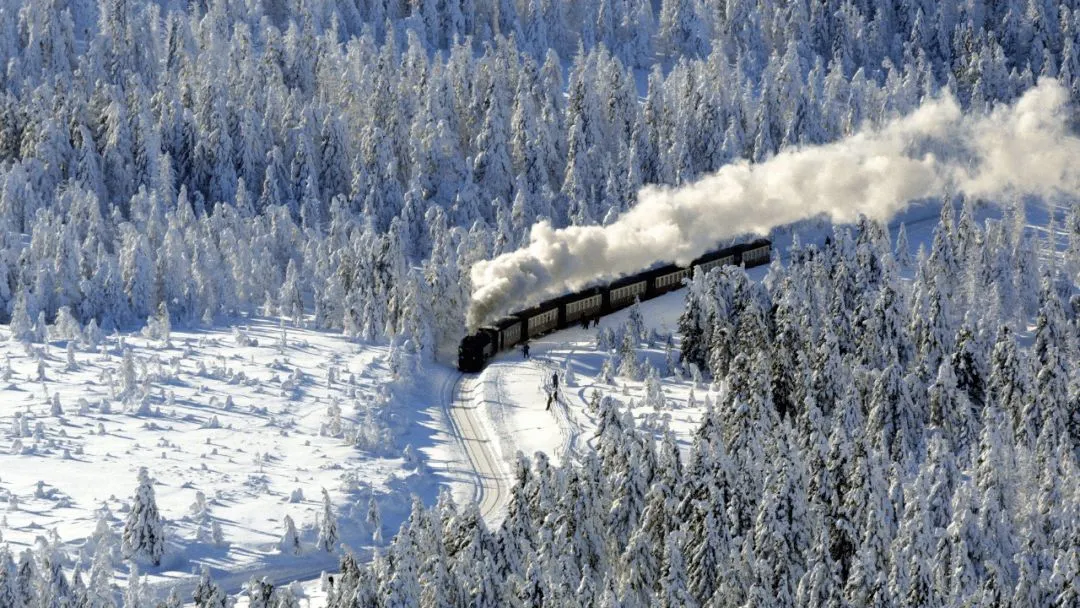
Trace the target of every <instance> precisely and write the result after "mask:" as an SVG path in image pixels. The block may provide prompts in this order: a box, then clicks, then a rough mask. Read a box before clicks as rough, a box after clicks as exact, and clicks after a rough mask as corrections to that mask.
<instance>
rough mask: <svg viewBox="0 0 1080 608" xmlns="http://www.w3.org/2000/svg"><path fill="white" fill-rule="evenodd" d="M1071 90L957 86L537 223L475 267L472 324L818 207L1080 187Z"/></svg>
mask: <svg viewBox="0 0 1080 608" xmlns="http://www.w3.org/2000/svg"><path fill="white" fill-rule="evenodd" d="M1067 106H1068V92H1067V91H1066V90H1065V89H1064V88H1063V87H1062V86H1061V85H1060V84H1058V82H1057V81H1055V80H1049V79H1043V80H1040V82H1039V84H1038V86H1036V87H1035V88H1033V89H1031V90H1029V91H1028V92H1027V93H1025V94H1024V95H1023V97H1021V98H1020V99H1019V100H1017V101H1016V103H1015V104H1013V105H1011V106H1008V107H999V108H997V109H995V110H994V111H993V112H991V113H990V114H982V115H967V116H965V115H963V114H962V113H961V111H960V108H959V106H958V105H957V103H956V101H955V100H954V99H953V98H952V97H944V98H941V99H936V100H932V101H928V102H926V103H925V104H923V106H922V107H920V108H919V109H918V110H916V111H915V112H913V113H912V114H909V115H908V116H905V117H903V118H899V119H897V120H894V121H892V122H890V123H888V124H886V125H884V126H882V127H879V128H876V129H871V130H867V131H864V132H861V133H858V134H856V135H854V136H852V137H849V138H847V139H844V140H842V141H838V142H835V143H831V144H826V145H822V146H815V147H806V148H801V149H792V150H783V151H781V152H779V153H778V154H777V155H776V156H774V157H772V158H771V159H769V160H767V161H765V162H763V163H761V164H756V165H755V164H750V163H748V162H746V161H740V162H736V163H733V164H730V165H727V166H725V167H722V168H721V169H720V170H719V171H717V172H716V173H714V174H712V175H709V176H707V177H704V178H702V179H700V180H699V181H697V182H695V183H693V184H689V185H687V186H683V187H681V188H668V187H656V186H648V187H645V188H643V189H642V190H641V191H640V192H639V193H638V202H637V205H636V206H634V207H633V208H632V209H630V210H628V211H627V212H625V213H623V214H622V215H621V216H619V218H618V219H617V220H616V221H615V222H614V223H612V224H610V225H608V226H571V227H568V228H562V229H558V230H555V229H553V228H552V227H551V225H550V224H549V223H547V222H540V223H537V224H536V225H534V226H533V227H532V231H531V233H530V235H529V240H530V242H529V245H528V246H526V247H524V248H522V249H519V250H517V251H513V252H510V253H506V254H503V255H501V256H499V257H497V258H495V259H494V260H490V261H481V262H477V263H476V264H475V265H474V266H473V268H472V272H471V277H472V283H473V287H474V289H473V293H472V301H471V303H470V307H469V312H468V319H467V321H468V325H469V328H470V330H473V329H475V328H476V327H478V326H479V325H481V324H483V323H485V322H489V321H491V320H493V319H494V318H495V317H497V316H499V315H503V314H506V313H508V312H511V311H513V310H520V309H522V308H525V307H527V306H530V305H534V304H536V303H537V302H539V301H540V300H543V299H544V298H547V297H553V296H556V295H559V294H561V293H565V292H567V291H573V290H576V289H579V288H580V287H582V286H584V285H586V284H588V283H590V282H593V281H596V280H598V279H603V278H607V277H614V276H619V275H624V274H628V273H632V272H636V271H639V270H641V269H643V268H647V267H648V266H650V265H652V264H655V263H657V262H676V263H679V264H686V263H689V262H690V261H691V260H693V259H694V258H696V257H698V256H700V255H702V254H704V253H705V252H707V251H709V250H711V249H713V248H715V247H716V246H717V244H718V243H719V242H720V241H722V240H724V239H727V238H731V237H733V236H737V235H740V234H748V233H756V234H761V235H764V234H767V233H768V232H769V230H771V229H772V228H774V227H776V226H780V225H783V224H788V223H791V222H794V221H797V220H800V219H803V218H808V217H812V216H815V215H818V214H826V215H828V216H829V217H830V218H831V219H832V220H833V221H834V222H838V223H844V222H851V221H854V220H855V219H857V218H858V216H859V215H860V214H864V215H866V216H867V217H870V218H873V219H878V220H882V221H887V220H889V219H890V218H892V217H893V216H894V215H896V213H898V212H900V211H902V210H903V209H904V208H905V207H906V206H907V205H908V204H909V203H910V202H911V201H913V200H917V199H925V198H927V197H937V196H941V195H943V194H945V193H946V192H963V193H966V194H967V195H969V196H976V197H987V198H990V197H994V196H998V195H1002V194H1007V193H1011V192H1016V193H1032V194H1042V195H1053V194H1061V193H1064V194H1072V195H1076V194H1078V193H1080V139H1078V138H1077V137H1076V136H1075V135H1073V134H1072V133H1070V131H1069V129H1068V128H1067V126H1066V121H1067V118H1068V116H1067V113H1068V112H1067V111H1068V109H1069V108H1068V107H1067Z"/></svg>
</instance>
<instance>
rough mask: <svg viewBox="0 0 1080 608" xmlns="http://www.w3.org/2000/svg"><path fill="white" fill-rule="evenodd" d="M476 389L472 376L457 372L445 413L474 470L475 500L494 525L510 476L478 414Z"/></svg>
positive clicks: (508, 485)
mask: <svg viewBox="0 0 1080 608" xmlns="http://www.w3.org/2000/svg"><path fill="white" fill-rule="evenodd" d="M475 390H476V380H475V378H474V377H472V376H465V375H464V374H462V375H459V377H458V379H457V381H456V382H455V383H454V387H453V391H452V396H451V399H450V403H449V404H448V406H447V408H446V413H447V418H448V419H449V420H450V424H451V426H452V427H453V433H454V435H455V436H456V437H457V438H458V441H459V442H460V444H461V446H462V449H463V450H464V452H465V455H466V457H468V459H469V464H470V465H471V466H472V468H473V470H474V471H475V472H476V477H477V481H476V493H475V500H476V502H477V504H478V505H479V507H480V515H481V516H482V517H483V518H484V521H486V522H487V524H488V525H489V526H494V524H496V523H498V520H499V516H500V515H501V513H500V508H501V507H502V506H503V503H505V502H506V499H507V498H508V497H509V496H510V479H509V478H508V477H507V475H506V472H505V469H504V467H503V466H502V460H501V459H500V458H499V456H498V454H497V453H496V452H495V449H494V446H493V444H492V440H491V439H490V438H489V437H488V436H487V433H486V432H485V428H484V425H483V423H482V422H481V421H480V420H479V417H478V415H477V405H476V403H475V402H474V401H473V392H474V391H475Z"/></svg>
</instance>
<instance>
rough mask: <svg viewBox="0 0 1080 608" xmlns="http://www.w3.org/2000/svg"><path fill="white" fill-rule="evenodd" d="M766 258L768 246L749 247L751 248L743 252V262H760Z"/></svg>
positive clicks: (767, 256)
mask: <svg viewBox="0 0 1080 608" xmlns="http://www.w3.org/2000/svg"><path fill="white" fill-rule="evenodd" d="M768 258H769V248H768V247H757V248H755V249H751V250H749V251H747V252H746V253H744V254H743V262H745V263H750V264H754V263H757V262H762V261H765V260H767V259H768Z"/></svg>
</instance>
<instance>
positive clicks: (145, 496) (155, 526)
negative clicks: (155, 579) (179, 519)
mask: <svg viewBox="0 0 1080 608" xmlns="http://www.w3.org/2000/svg"><path fill="white" fill-rule="evenodd" d="M138 482H139V487H138V488H137V489H136V490H135V495H134V497H132V505H131V511H129V512H128V516H127V520H126V521H125V523H124V533H123V552H124V557H126V558H128V559H132V560H139V559H146V560H148V561H149V562H150V563H151V564H153V565H154V566H159V565H161V558H162V557H163V556H164V554H165V529H164V525H163V522H162V519H161V515H160V514H159V513H158V508H157V502H156V500H155V499H154V482H153V480H152V479H151V478H150V474H149V473H148V472H147V470H146V467H140V468H139V475H138Z"/></svg>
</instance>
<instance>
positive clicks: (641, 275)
mask: <svg viewBox="0 0 1080 608" xmlns="http://www.w3.org/2000/svg"><path fill="white" fill-rule="evenodd" d="M771 244H772V243H771V241H769V239H765V238H761V239H755V240H753V241H750V242H747V243H736V244H734V245H728V246H726V247H721V248H719V249H715V250H713V251H710V252H708V253H706V254H705V255H703V256H701V257H699V258H697V259H695V260H694V261H693V262H691V263H690V265H691V266H693V265H695V264H701V263H703V262H711V261H713V260H716V259H719V258H722V257H724V256H728V255H733V254H735V253H740V252H743V251H747V250H750V249H755V248H757V247H760V246H761V245H771ZM684 268H686V266H679V265H678V264H664V265H662V266H656V267H653V268H649V269H647V270H644V271H640V272H636V273H634V274H632V275H628V276H625V277H620V278H617V279H614V280H611V281H608V282H607V283H605V284H602V285H593V286H591V287H586V288H585V289H582V290H580V291H576V292H574V293H568V294H564V295H561V296H558V297H555V298H550V299H547V300H544V301H543V302H540V303H539V304H537V305H535V306H531V307H529V308H527V309H525V310H522V311H518V312H515V313H514V316H511V317H505V318H503V319H500V320H499V321H496V322H495V323H494V324H492V325H491V327H495V328H497V329H503V328H505V327H506V326H508V325H512V324H513V323H514V322H516V321H520V320H521V319H523V318H525V319H527V318H529V317H531V316H533V315H536V314H538V313H541V312H544V311H546V310H550V309H551V308H553V307H555V306H558V305H560V304H563V303H565V302H572V301H576V300H579V299H581V298H582V297H588V295H589V292H593V293H596V294H599V293H601V292H602V291H603V290H604V289H606V288H609V287H623V286H626V285H632V284H634V283H637V282H639V281H644V280H647V279H650V278H652V277H654V276H658V275H663V274H667V273H669V272H675V271H676V270H682V269H684Z"/></svg>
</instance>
